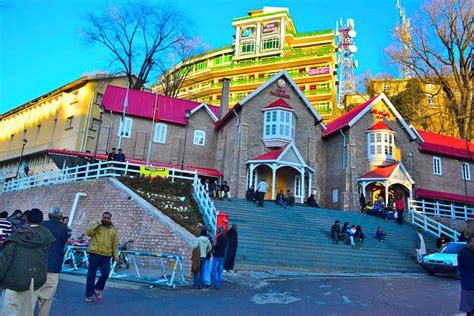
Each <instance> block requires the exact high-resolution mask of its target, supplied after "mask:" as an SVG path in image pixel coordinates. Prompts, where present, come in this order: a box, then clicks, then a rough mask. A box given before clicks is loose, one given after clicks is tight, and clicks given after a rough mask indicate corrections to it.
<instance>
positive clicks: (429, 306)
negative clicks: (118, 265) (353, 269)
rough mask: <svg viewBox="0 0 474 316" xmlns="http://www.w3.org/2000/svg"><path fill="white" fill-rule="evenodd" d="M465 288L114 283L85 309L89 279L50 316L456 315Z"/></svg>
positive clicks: (380, 280)
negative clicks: (209, 286) (200, 287)
mask: <svg viewBox="0 0 474 316" xmlns="http://www.w3.org/2000/svg"><path fill="white" fill-rule="evenodd" d="M459 295H460V285H459V281H457V280H453V279H450V278H443V277H429V276H425V275H404V276H402V275H371V276H351V277H348V276H344V277H342V276H331V277H327V276H324V275H310V276H308V275H305V276H303V275H297V274H295V275H292V276H288V275H285V276H283V275H275V274H268V273H250V274H235V275H232V276H230V277H228V278H227V280H226V281H225V283H224V287H223V288H222V289H221V290H219V291H216V290H213V289H204V290H194V289H191V288H189V287H183V288H179V289H168V288H153V289H149V288H148V287H146V286H141V285H130V284H125V283H120V282H109V283H108V285H107V288H106V291H105V298H104V300H103V301H101V302H97V301H96V302H94V303H92V304H86V303H85V302H84V301H83V296H84V278H83V277H75V276H67V275H62V276H61V282H60V286H59V288H58V292H57V294H56V297H55V301H54V305H53V310H52V313H51V315H53V316H55V315H58V316H64V315H66V316H75V315H81V316H84V315H101V316H104V315H114V316H122V315H134V314H135V315H137V316H138V315H140V316H142V315H226V316H227V315H297V316H301V315H351V316H352V315H404V316H406V315H456V314H459V312H458V306H459Z"/></svg>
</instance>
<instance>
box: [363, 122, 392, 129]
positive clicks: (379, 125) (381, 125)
mask: <svg viewBox="0 0 474 316" xmlns="http://www.w3.org/2000/svg"><path fill="white" fill-rule="evenodd" d="M381 130H385V131H393V129H391V128H390V126H388V125H387V124H385V122H383V121H380V122H377V123H375V124H374V125H372V126H371V127H369V129H368V131H381Z"/></svg>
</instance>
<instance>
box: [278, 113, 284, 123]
mask: <svg viewBox="0 0 474 316" xmlns="http://www.w3.org/2000/svg"><path fill="white" fill-rule="evenodd" d="M278 113H279V116H280V122H285V112H281V111H279V112H278Z"/></svg>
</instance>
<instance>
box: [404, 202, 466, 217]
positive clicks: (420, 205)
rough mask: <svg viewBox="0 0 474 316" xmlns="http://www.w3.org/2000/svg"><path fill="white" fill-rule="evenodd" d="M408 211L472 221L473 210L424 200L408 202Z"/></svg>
mask: <svg viewBox="0 0 474 316" xmlns="http://www.w3.org/2000/svg"><path fill="white" fill-rule="evenodd" d="M408 205H409V207H410V209H414V210H416V211H417V212H419V213H422V214H424V215H428V216H435V217H445V218H451V219H461V220H465V221H467V220H474V208H472V207H468V206H467V205H464V206H457V205H454V204H443V203H439V202H426V201H425V200H421V201H418V200H409V201H408Z"/></svg>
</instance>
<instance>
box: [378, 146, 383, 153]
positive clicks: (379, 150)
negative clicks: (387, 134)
mask: <svg viewBox="0 0 474 316" xmlns="http://www.w3.org/2000/svg"><path fill="white" fill-rule="evenodd" d="M381 153H382V145H377V154H381Z"/></svg>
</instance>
